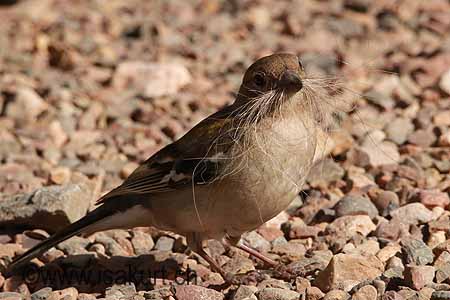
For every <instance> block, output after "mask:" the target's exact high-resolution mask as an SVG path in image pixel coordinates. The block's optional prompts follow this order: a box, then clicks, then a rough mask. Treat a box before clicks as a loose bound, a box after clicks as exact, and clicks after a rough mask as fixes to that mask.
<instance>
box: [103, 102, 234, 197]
mask: <svg viewBox="0 0 450 300" xmlns="http://www.w3.org/2000/svg"><path fill="white" fill-rule="evenodd" d="M230 114H231V110H230V109H224V110H222V111H219V112H217V113H215V114H213V115H211V116H209V117H208V118H206V119H205V120H203V121H202V122H200V123H199V124H198V125H197V126H195V127H194V128H192V129H191V130H190V131H189V132H188V133H186V134H185V135H184V136H183V137H182V138H180V139H179V140H178V141H176V142H174V143H172V144H170V145H168V146H166V147H164V148H163V149H161V150H160V151H159V152H157V153H156V154H154V155H153V156H152V157H150V158H149V159H148V160H146V161H145V162H144V163H143V164H142V165H140V166H139V167H138V168H137V169H136V170H134V172H133V173H132V174H131V175H130V176H129V177H128V178H127V179H126V180H125V181H124V182H123V183H122V184H121V185H120V186H118V187H116V188H115V189H113V190H112V191H110V192H109V193H107V194H106V195H104V196H103V197H101V198H100V199H99V200H98V201H97V203H102V202H106V201H108V200H109V199H113V198H117V196H124V195H128V194H155V193H162V192H168V191H174V190H177V189H178V188H180V187H182V186H187V185H192V184H196V185H198V184H207V183H210V182H212V181H213V180H214V179H216V178H217V176H218V175H219V174H220V172H221V170H222V168H223V165H224V163H225V160H226V153H227V151H228V150H229V149H230V147H231V145H232V144H233V140H232V133H231V128H232V126H231V123H232V118H231V115H230Z"/></svg>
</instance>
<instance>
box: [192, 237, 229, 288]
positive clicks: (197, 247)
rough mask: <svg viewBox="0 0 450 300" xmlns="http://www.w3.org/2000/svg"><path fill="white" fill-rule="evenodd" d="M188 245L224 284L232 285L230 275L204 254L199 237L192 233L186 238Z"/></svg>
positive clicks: (201, 240)
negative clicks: (220, 277)
mask: <svg viewBox="0 0 450 300" xmlns="http://www.w3.org/2000/svg"><path fill="white" fill-rule="evenodd" d="M187 241H188V245H189V247H190V248H191V250H192V251H194V252H195V253H197V254H198V255H200V256H201V257H202V258H203V259H204V260H206V262H207V263H208V264H209V266H210V267H211V269H212V270H213V271H214V272H217V273H219V274H220V275H221V276H222V278H223V279H224V280H225V282H227V283H229V284H231V283H232V277H233V276H232V275H231V274H229V273H227V272H225V271H224V269H222V268H221V267H220V266H219V264H218V263H217V262H216V260H215V259H214V258H212V257H211V256H209V254H208V253H206V251H205V249H203V239H202V238H201V237H199V235H198V234H196V233H193V234H192V235H189V236H187Z"/></svg>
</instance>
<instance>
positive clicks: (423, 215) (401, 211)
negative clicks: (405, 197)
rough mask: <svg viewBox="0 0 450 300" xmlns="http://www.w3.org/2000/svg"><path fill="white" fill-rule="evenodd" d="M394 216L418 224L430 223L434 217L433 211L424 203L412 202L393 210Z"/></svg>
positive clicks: (392, 215) (392, 214)
mask: <svg viewBox="0 0 450 300" xmlns="http://www.w3.org/2000/svg"><path fill="white" fill-rule="evenodd" d="M391 217H392V218H397V219H399V220H401V221H402V223H407V224H418V223H428V222H430V221H431V220H432V218H433V213H432V212H431V211H430V210H429V209H427V208H426V207H425V206H424V205H423V204H422V203H410V204H407V205H405V206H402V207H399V208H397V209H396V210H393V211H392V212H391Z"/></svg>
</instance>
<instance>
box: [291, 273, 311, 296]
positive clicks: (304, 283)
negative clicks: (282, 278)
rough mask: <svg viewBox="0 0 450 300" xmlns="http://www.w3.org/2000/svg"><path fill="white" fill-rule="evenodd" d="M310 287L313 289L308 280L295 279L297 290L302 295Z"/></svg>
mask: <svg viewBox="0 0 450 300" xmlns="http://www.w3.org/2000/svg"><path fill="white" fill-rule="evenodd" d="M309 287H311V283H310V282H309V280H308V279H306V278H302V277H297V278H295V290H296V291H297V292H299V293H300V294H304V293H305V292H306V289H307V288H309Z"/></svg>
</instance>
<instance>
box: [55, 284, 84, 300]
mask: <svg viewBox="0 0 450 300" xmlns="http://www.w3.org/2000/svg"><path fill="white" fill-rule="evenodd" d="M77 297H78V291H77V289H76V288H74V287H69V288H66V289H64V290H60V291H53V292H51V296H50V298H56V299H62V298H64V300H76V299H77Z"/></svg>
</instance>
